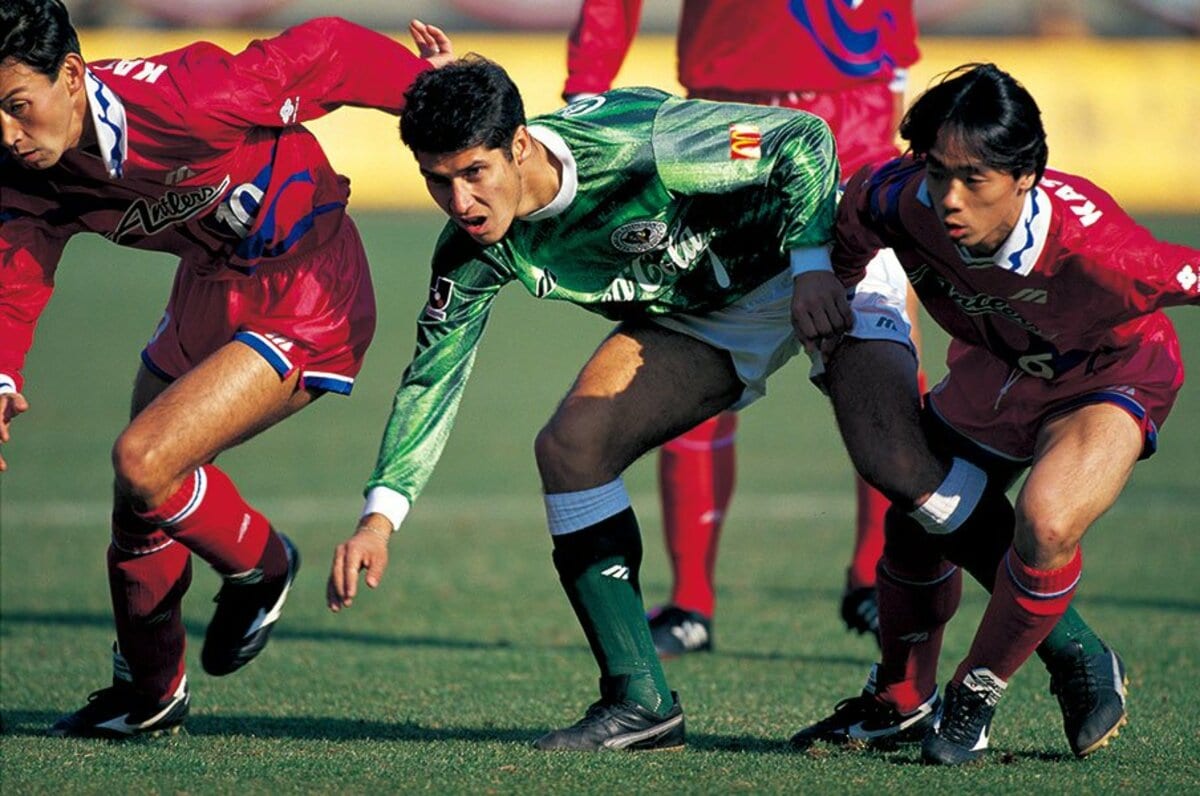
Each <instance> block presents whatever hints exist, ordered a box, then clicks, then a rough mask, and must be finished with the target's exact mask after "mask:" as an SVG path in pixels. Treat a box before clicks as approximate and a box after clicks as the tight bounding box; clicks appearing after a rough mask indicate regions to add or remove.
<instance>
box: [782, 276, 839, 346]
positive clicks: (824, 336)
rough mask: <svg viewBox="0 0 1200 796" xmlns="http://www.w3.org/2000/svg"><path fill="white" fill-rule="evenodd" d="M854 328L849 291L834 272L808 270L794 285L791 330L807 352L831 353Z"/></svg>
mask: <svg viewBox="0 0 1200 796" xmlns="http://www.w3.org/2000/svg"><path fill="white" fill-rule="evenodd" d="M853 327H854V312H853V311H852V310H851V309H850V302H848V301H847V300H846V288H845V287H843V286H842V283H841V281H840V280H839V279H838V278H837V277H836V276H834V274H833V273H832V272H831V271H809V272H807V273H803V274H800V276H798V277H796V279H795V280H794V281H793V283H792V328H793V329H794V330H795V332H796V338H797V339H798V340H799V341H800V342H801V343H803V344H804V347H805V348H806V349H807V350H810V351H811V350H813V349H814V348H815V349H820V350H822V351H828V350H829V349H831V348H832V347H833V345H834V344H836V343H837V341H838V340H839V339H841V336H842V334H844V333H845V332H847V331H849V330H850V329H852V328H853Z"/></svg>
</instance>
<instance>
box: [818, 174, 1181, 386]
mask: <svg viewBox="0 0 1200 796" xmlns="http://www.w3.org/2000/svg"><path fill="white" fill-rule="evenodd" d="M884 247H887V248H891V249H892V250H893V251H895V253H896V256H897V258H898V259H899V260H900V263H901V264H902V265H903V266H904V270H905V271H906V272H907V273H908V277H909V280H910V281H911V282H912V285H913V288H914V289H915V290H916V292H917V295H918V296H920V298H921V302H922V304H924V306H925V308H926V309H927V310H928V312H929V314H930V315H931V316H932V317H933V319H934V320H936V321H937V322H938V323H939V324H940V325H941V326H942V327H943V328H945V329H946V331H948V332H949V333H950V334H951V335H952V336H953V337H954V338H955V340H956V345H958V346H962V345H967V346H972V347H978V348H982V349H985V350H986V351H988V352H990V354H991V355H992V356H994V357H995V358H997V359H999V360H1002V361H1003V362H1005V363H1007V365H1008V367H1010V368H1013V369H1014V371H1013V372H1014V374H1016V375H1026V376H1033V377H1037V378H1040V379H1045V380H1049V381H1056V380H1058V381H1061V380H1076V379H1079V378H1081V377H1082V376H1084V375H1087V374H1093V373H1098V372H1101V371H1103V370H1104V369H1105V368H1106V367H1109V366H1115V365H1116V364H1117V363H1118V362H1122V361H1126V360H1130V359H1131V358H1132V357H1133V356H1134V354H1135V352H1136V351H1137V350H1138V349H1140V348H1144V347H1153V348H1157V349H1160V350H1161V352H1162V353H1163V355H1164V356H1165V357H1168V358H1171V359H1173V360H1174V361H1175V362H1176V363H1178V341H1177V339H1176V336H1175V330H1174V328H1173V327H1172V325H1171V322H1170V321H1169V320H1168V319H1167V317H1166V315H1165V314H1164V313H1162V312H1161V311H1160V308H1162V307H1167V306H1172V305H1180V304H1200V251H1198V250H1196V249H1193V248H1190V247H1187V246H1180V245H1175V244H1171V243H1164V242H1161V241H1158V240H1155V239H1154V238H1153V237H1152V236H1151V235H1150V233H1149V232H1148V231H1147V230H1146V229H1145V228H1143V227H1141V226H1139V225H1138V224H1137V223H1135V222H1134V221H1133V219H1131V218H1130V217H1129V216H1128V215H1127V214H1126V213H1125V212H1124V211H1123V210H1122V209H1121V208H1120V207H1119V206H1118V205H1117V203H1116V202H1115V201H1114V200H1113V198H1112V197H1111V196H1109V195H1108V194H1107V193H1105V192H1104V191H1102V190H1101V189H1100V188H1098V187H1096V186H1095V185H1093V184H1092V183H1090V182H1088V181H1087V180H1085V179H1083V178H1082V177H1077V176H1075V175H1072V174H1064V173H1061V172H1057V171H1047V172H1046V174H1045V177H1043V179H1042V180H1041V181H1040V182H1039V183H1038V185H1037V186H1036V187H1035V188H1034V190H1032V191H1030V192H1029V193H1028V194H1027V196H1026V200H1025V208H1024V210H1023V213H1022V216H1021V220H1020V222H1019V223H1018V224H1017V226H1016V228H1015V229H1014V230H1013V232H1012V234H1011V235H1010V236H1009V239H1008V240H1007V241H1006V242H1005V244H1004V245H1003V246H1002V247H1001V248H1000V250H999V251H998V252H996V254H995V255H993V256H991V257H986V258H975V257H972V256H971V255H970V254H968V253H966V252H965V251H963V250H961V249H960V248H959V247H958V246H957V245H956V244H955V243H954V242H953V240H951V238H950V237H949V236H948V235H947V234H946V232H945V229H944V228H943V226H942V223H941V222H940V221H939V220H938V217H937V214H936V212H935V211H934V208H933V205H932V202H931V200H930V197H929V193H928V190H927V188H926V186H925V167H924V165H923V164H922V163H920V162H919V161H915V160H913V159H911V158H907V157H906V158H898V159H896V160H893V161H890V162H889V163H887V164H885V165H883V166H881V167H879V168H878V169H877V170H874V171H872V170H871V169H870V168H869V167H868V168H865V169H862V170H861V171H859V172H858V173H857V174H856V175H854V177H853V178H852V179H851V180H850V183H849V185H848V186H847V188H846V193H845V196H844V197H843V199H842V202H841V204H840V206H839V210H838V220H837V229H836V234H835V244H834V249H833V254H832V259H833V264H834V269H835V270H836V272H837V274H838V276H839V278H841V280H842V281H843V283H844V284H846V285H847V286H849V285H853V284H855V283H857V281H858V280H859V279H861V278H862V275H863V273H864V271H865V269H866V264H867V262H868V260H870V258H871V257H872V256H873V255H874V253H875V251H876V250H877V249H880V248H884ZM1179 379H1180V381H1181V380H1182V367H1181V366H1180V368H1179ZM1176 386H1178V385H1176Z"/></svg>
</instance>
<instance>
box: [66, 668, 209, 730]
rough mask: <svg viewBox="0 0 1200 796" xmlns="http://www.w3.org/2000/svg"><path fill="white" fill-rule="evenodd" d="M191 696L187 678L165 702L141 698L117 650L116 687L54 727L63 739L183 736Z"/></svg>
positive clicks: (92, 698)
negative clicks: (177, 734)
mask: <svg viewBox="0 0 1200 796" xmlns="http://www.w3.org/2000/svg"><path fill="white" fill-rule="evenodd" d="M190 703H191V695H190V693H189V692H188V684H187V675H184V676H183V678H182V679H181V680H180V682H179V687H178V688H176V689H175V692H174V693H173V694H171V696H169V697H168V698H167V699H165V700H161V701H160V700H157V699H154V698H153V697H147V696H145V695H144V694H139V693H138V692H137V691H135V690H134V688H133V681H132V678H131V677H130V675H129V667H128V664H126V662H125V659H124V658H123V657H122V656H121V653H120V652H118V651H117V650H116V646H115V645H114V646H113V684H112V685H111V686H109V687H108V688H102V689H100V690H99V691H93V692H92V693H91V695H90V696H88V701H87V704H86V705H84V706H83V707H82V708H80V709H79V710H77V711H75V712H74V713H70V714H68V715H66V716H63V717H62V718H60V719H59V720H58V721H56V722H54V724H53V726H51V727H50V734H51V735H53V736H57V737H59V738H132V737H133V736H135V735H142V736H155V735H164V734H168V733H170V734H174V733H177V732H179V728H180V726H182V724H183V720H184V719H185V718H187V714H188V706H189V705H190Z"/></svg>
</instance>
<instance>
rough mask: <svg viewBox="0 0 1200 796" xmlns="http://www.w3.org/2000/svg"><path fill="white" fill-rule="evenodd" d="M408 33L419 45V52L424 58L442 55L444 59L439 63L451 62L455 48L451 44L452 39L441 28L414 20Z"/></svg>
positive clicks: (409, 26)
mask: <svg viewBox="0 0 1200 796" xmlns="http://www.w3.org/2000/svg"><path fill="white" fill-rule="evenodd" d="M408 33H409V35H410V36H412V40H413V43H414V44H416V45H417V50H418V52H419V53H420V55H421V57H422V58H432V57H433V56H436V55H441V56H443V58H439V59H438V60H439V61H442V60H450V58H449V56H451V54H452V53H453V51H454V47H453V45H452V44H451V42H450V37H449V36H447V35H446V32H445V31H444V30H442V29H441V28H439V27H437V26H436V25H427V24H425V23H424V22H422V21H421V20H419V19H414V20H413V21H412V22H410V23H408Z"/></svg>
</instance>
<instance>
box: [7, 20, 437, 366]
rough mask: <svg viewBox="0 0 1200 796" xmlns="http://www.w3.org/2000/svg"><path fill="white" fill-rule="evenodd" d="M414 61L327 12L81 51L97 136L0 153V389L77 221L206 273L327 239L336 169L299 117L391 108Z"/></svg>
mask: <svg viewBox="0 0 1200 796" xmlns="http://www.w3.org/2000/svg"><path fill="white" fill-rule="evenodd" d="M427 66H428V64H427V63H426V62H425V61H423V60H421V59H420V58H418V57H417V56H416V55H413V54H412V53H411V52H409V51H408V50H407V49H405V48H404V47H403V46H401V45H400V44H398V43H396V42H395V41H393V40H391V39H389V38H388V37H386V36H383V35H380V34H378V33H375V32H373V31H370V30H367V29H365V28H361V27H359V26H357V25H353V24H351V23H349V22H346V21H344V20H341V19H333V18H326V19H317V20H313V21H310V22H307V23H304V24H301V25H297V26H296V27H294V28H290V29H289V30H286V31H284V32H283V33H282V34H280V35H279V36H276V37H274V38H271V39H265V40H261V41H255V42H253V43H251V44H250V46H249V47H247V48H246V50H244V51H243V52H241V53H238V54H236V55H232V54H230V53H227V52H225V51H224V50H222V49H220V48H218V47H216V46H214V45H212V44H209V43H206V42H201V43H197V44H193V45H190V46H188V47H185V48H183V49H180V50H176V51H173V52H168V53H163V54H161V55H155V56H150V57H147V58H136V59H125V60H112V61H99V62H95V63H92V64H89V69H88V72H87V77H86V86H87V95H88V96H87V100H88V108H89V112H90V116H91V124H92V125H93V126H94V129H95V133H96V139H97V142H98V148H97V149H95V150H92V149H91V147H88V148H76V149H73V150H71V151H69V152H67V153H66V154H65V155H64V156H63V158H62V160H61V161H60V162H59V163H58V164H56V165H55V166H53V167H52V168H49V169H45V170H42V171H32V170H26V169H23V168H22V167H20V166H19V165H18V164H17V163H16V162H14V161H13V160H12V159H11V158H9V157H7V156H0V186H3V187H2V188H0V389H3V388H4V385H5V384H6V383H8V384H9V385H10V388H13V387H14V386H15V389H18V390H19V389H21V378H20V374H19V371H20V369H21V366H22V365H23V363H24V359H25V354H26V352H27V351H28V350H29V346H30V344H31V342H32V338H33V329H34V325H35V323H36V321H37V318H38V316H39V315H40V313H41V311H42V309H43V307H44V306H45V304H46V302H47V301H48V300H49V298H50V292H51V289H52V286H53V279H54V272H55V269H56V267H57V265H58V261H59V257H60V255H61V253H62V250H63V247H64V245H65V244H66V242H67V240H68V239H69V238H70V237H71V236H72V235H75V234H76V233H80V232H96V233H99V234H101V235H104V236H105V237H106V238H109V239H110V240H112V241H114V242H116V243H118V244H121V245H126V246H133V247H136V248H140V249H150V250H153V251H161V252H168V253H171V254H175V255H177V256H178V257H179V258H180V260H181V267H183V268H188V269H191V270H192V271H194V272H195V273H196V274H198V275H200V276H202V277H203V278H206V279H222V278H230V277H233V276H237V275H241V274H246V273H250V272H252V271H253V270H254V269H255V268H256V267H257V266H258V265H259V264H260V263H263V262H275V261H283V260H284V258H291V257H295V256H297V255H304V254H307V253H310V252H312V251H314V250H316V249H318V248H319V247H321V246H322V244H324V243H326V242H328V241H329V240H330V239H331V238H332V237H333V236H334V235H335V234H336V233H337V231H338V228H339V226H340V223H341V219H342V215H343V213H344V212H345V206H346V201H347V198H348V196H349V192H350V191H349V181H348V180H347V179H346V178H345V177H342V176H340V175H339V174H337V173H336V172H335V171H334V170H333V168H332V167H331V166H330V164H329V161H328V160H327V159H326V157H325V154H324V152H322V150H321V147H320V145H319V144H318V143H317V140H316V139H315V138H314V137H313V135H312V134H311V133H310V132H309V131H308V130H306V129H305V128H304V127H303V126H301V124H302V123H303V122H305V121H307V120H309V119H315V118H317V117H319V116H322V115H324V114H326V113H328V112H329V111H331V110H333V109H335V108H337V107H339V106H341V105H356V106H363V107H371V108H378V109H380V110H384V111H387V112H389V113H393V114H398V113H399V112H400V110H401V107H402V104H403V92H404V90H405V89H406V88H407V87H408V85H409V84H410V83H411V81H412V79H413V77H414V76H415V75H416V74H417V73H418V72H420V71H421V70H422V69H424V68H427ZM382 145H383V142H381V146H382Z"/></svg>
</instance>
